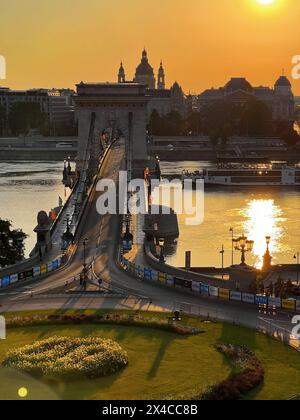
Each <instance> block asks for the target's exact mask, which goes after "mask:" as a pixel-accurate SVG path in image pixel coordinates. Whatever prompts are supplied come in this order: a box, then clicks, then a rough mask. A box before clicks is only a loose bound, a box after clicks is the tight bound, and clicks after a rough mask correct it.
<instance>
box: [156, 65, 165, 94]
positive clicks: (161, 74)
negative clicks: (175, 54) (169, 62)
mask: <svg viewBox="0 0 300 420" xmlns="http://www.w3.org/2000/svg"><path fill="white" fill-rule="evenodd" d="M157 89H159V90H164V89H166V78H165V70H164V68H163V64H162V62H160V67H159V70H158V78H157Z"/></svg>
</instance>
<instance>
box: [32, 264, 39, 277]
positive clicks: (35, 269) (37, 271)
mask: <svg viewBox="0 0 300 420" xmlns="http://www.w3.org/2000/svg"><path fill="white" fill-rule="evenodd" d="M40 275H41V267H40V266H38V267H34V269H33V277H38V276H40Z"/></svg>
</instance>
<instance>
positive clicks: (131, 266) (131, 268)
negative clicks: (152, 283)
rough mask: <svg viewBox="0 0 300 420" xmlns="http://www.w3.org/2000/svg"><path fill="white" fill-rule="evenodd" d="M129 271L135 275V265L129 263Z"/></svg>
mask: <svg viewBox="0 0 300 420" xmlns="http://www.w3.org/2000/svg"><path fill="white" fill-rule="evenodd" d="M129 271H130V273H132V274H135V264H134V263H132V262H130V263H129Z"/></svg>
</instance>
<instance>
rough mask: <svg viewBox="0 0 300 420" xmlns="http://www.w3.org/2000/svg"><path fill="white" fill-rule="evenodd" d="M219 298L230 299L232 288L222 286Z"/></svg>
mask: <svg viewBox="0 0 300 420" xmlns="http://www.w3.org/2000/svg"><path fill="white" fill-rule="evenodd" d="M219 298H220V299H224V300H229V299H230V290H228V289H222V288H220V289H219Z"/></svg>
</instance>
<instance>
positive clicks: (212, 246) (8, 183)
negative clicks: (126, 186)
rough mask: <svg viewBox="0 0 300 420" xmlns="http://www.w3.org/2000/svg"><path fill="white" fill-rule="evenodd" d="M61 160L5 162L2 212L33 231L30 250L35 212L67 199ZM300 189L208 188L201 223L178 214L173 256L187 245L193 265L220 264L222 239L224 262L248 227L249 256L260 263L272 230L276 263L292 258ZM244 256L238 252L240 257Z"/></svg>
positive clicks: (299, 233) (297, 239)
mask: <svg viewBox="0 0 300 420" xmlns="http://www.w3.org/2000/svg"><path fill="white" fill-rule="evenodd" d="M207 165H208V164H207V163H206V164H204V163H195V162H184V163H176V164H175V163H162V169H163V170H164V171H166V172H177V173H178V174H181V172H182V170H184V169H189V170H191V171H193V170H199V169H200V168H201V167H203V166H207ZM61 178H62V164H61V163H59V162H42V163H39V162H10V163H1V164H0V197H1V206H0V217H1V218H5V219H6V218H7V219H9V220H11V221H12V222H13V225H14V227H15V228H18V227H20V228H22V229H23V230H24V232H25V233H27V234H28V235H29V237H28V238H27V240H26V255H28V254H29V252H30V251H31V250H32V248H33V247H34V245H35V234H34V233H33V229H34V227H35V226H36V216H37V213H38V211H39V210H45V211H47V212H48V211H49V210H50V209H51V208H52V207H55V206H57V205H58V198H59V196H60V197H61V198H62V199H64V197H65V192H64V187H63V185H62V183H61ZM299 215H300V193H299V191H287V190H284V189H281V190H279V189H278V190H273V191H258V192H254V191H243V190H238V191H234V190H227V189H218V190H207V191H206V192H205V215H204V216H205V217H204V222H203V223H202V224H201V225H199V226H186V224H185V217H184V216H179V224H180V237H179V239H178V246H177V253H176V255H173V256H170V257H169V258H168V261H169V262H170V263H171V264H173V265H177V266H183V265H184V260H185V251H187V250H190V251H192V262H193V265H194V266H200V265H202V266H220V265H221V255H220V250H221V248H222V245H223V244H224V247H225V265H230V264H231V233H230V232H229V229H230V227H233V228H234V231H235V236H239V235H241V234H243V233H245V234H246V235H247V236H248V238H249V239H253V240H254V241H255V244H254V250H253V254H252V255H248V256H247V258H248V262H249V263H253V264H255V265H256V266H259V265H260V264H261V261H262V256H263V254H264V252H265V247H266V245H265V236H266V235H270V236H271V237H272V241H271V246H270V248H271V252H272V255H273V257H274V262H276V263H292V262H293V261H294V260H293V255H294V254H295V252H297V251H300V223H299ZM239 258H240V256H239V255H238V253H237V252H236V253H235V262H238V261H239Z"/></svg>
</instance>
